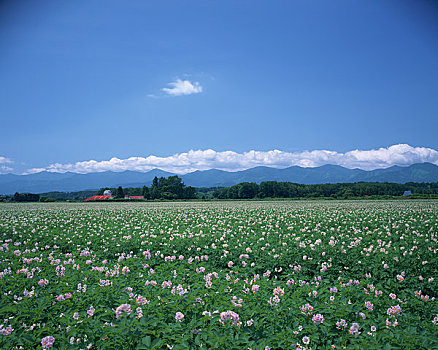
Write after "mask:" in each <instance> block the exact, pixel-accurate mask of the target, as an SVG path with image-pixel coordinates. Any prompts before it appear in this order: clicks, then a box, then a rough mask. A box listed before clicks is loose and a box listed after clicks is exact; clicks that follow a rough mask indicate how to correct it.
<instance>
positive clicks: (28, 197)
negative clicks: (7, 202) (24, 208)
mask: <svg viewBox="0 0 438 350" xmlns="http://www.w3.org/2000/svg"><path fill="white" fill-rule="evenodd" d="M11 200H12V201H14V202H38V201H39V200H40V195H39V194H35V193H18V192H15V194H14V196H13V197H12V198H11Z"/></svg>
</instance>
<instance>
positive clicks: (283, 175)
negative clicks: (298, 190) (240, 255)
mask: <svg viewBox="0 0 438 350" xmlns="http://www.w3.org/2000/svg"><path fill="white" fill-rule="evenodd" d="M171 175H175V174H172V173H169V172H166V171H163V170H159V169H153V170H151V171H148V172H146V173H143V172H138V171H123V172H112V171H106V172H101V173H90V174H75V173H63V174H61V173H50V172H40V173H36V174H30V175H14V174H6V175H0V193H1V194H13V193H15V192H31V193H42V192H49V191H63V192H72V191H81V190H97V189H99V188H102V187H117V186H123V187H141V186H143V185H147V186H150V185H151V183H152V180H153V178H154V177H155V176H158V177H160V176H163V177H168V176H171ZM181 178H182V179H183V181H184V183H185V184H186V185H188V186H194V187H221V186H222V187H228V186H232V185H235V184H238V183H240V182H257V183H260V182H262V181H288V182H295V183H302V184H322V183H340V182H360V181H365V182H395V183H406V182H438V166H436V165H434V164H431V163H419V164H413V165H411V166H408V167H400V166H393V167H390V168H386V169H377V170H371V171H365V170H360V169H347V168H343V167H341V166H339V165H323V166H320V167H316V168H302V167H299V166H292V167H289V168H286V169H275V168H269V167H256V168H252V169H247V170H242V171H236V172H228V171H223V170H217V169H212V170H205V171H195V172H192V173H189V174H185V175H182V176H181Z"/></svg>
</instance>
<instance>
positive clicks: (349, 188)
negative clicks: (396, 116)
mask: <svg viewBox="0 0 438 350" xmlns="http://www.w3.org/2000/svg"><path fill="white" fill-rule="evenodd" d="M205 191H206V190H205V189H204V192H205ZM404 191H412V193H414V194H415V195H411V196H408V197H410V198H415V196H417V198H427V197H428V195H438V182H435V183H413V182H411V183H406V184H397V183H387V182H384V183H378V182H373V183H370V182H358V183H338V184H317V185H303V184H296V183H292V182H276V181H264V182H262V183H260V185H258V184H256V183H248V182H243V183H240V184H238V185H234V186H231V187H227V188H216V189H215V191H214V192H213V195H212V196H213V198H218V199H252V198H319V197H321V198H322V197H323V198H339V199H345V198H352V197H363V198H366V197H376V196H389V197H391V196H401V195H402V194H403V192H404Z"/></svg>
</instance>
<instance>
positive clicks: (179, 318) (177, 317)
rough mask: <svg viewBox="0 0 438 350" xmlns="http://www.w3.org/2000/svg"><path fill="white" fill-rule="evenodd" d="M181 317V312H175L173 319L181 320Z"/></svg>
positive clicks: (182, 315) (182, 316)
mask: <svg viewBox="0 0 438 350" xmlns="http://www.w3.org/2000/svg"><path fill="white" fill-rule="evenodd" d="M183 319H184V314H183V313H182V312H177V313H176V314H175V320H177V321H179V322H182V320H183Z"/></svg>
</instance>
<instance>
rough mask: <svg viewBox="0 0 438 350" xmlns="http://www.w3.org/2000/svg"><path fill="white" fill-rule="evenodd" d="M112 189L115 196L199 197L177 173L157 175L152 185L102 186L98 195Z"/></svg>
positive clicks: (150, 197)
mask: <svg viewBox="0 0 438 350" xmlns="http://www.w3.org/2000/svg"><path fill="white" fill-rule="evenodd" d="M107 189H108V190H111V193H112V194H113V195H114V197H115V198H119V199H121V198H125V196H144V198H145V199H194V198H197V194H196V188H194V187H192V186H186V185H185V184H184V183H183V182H182V179H181V178H180V177H178V176H177V175H174V176H169V177H168V178H165V177H160V178H158V177H156V176H155V178H154V180H153V181H152V185H151V187H147V186H143V187H128V188H122V187H121V186H119V187H118V188H101V189H100V190H99V191H98V193H97V195H103V193H104V192H105V190H107Z"/></svg>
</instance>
